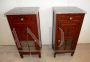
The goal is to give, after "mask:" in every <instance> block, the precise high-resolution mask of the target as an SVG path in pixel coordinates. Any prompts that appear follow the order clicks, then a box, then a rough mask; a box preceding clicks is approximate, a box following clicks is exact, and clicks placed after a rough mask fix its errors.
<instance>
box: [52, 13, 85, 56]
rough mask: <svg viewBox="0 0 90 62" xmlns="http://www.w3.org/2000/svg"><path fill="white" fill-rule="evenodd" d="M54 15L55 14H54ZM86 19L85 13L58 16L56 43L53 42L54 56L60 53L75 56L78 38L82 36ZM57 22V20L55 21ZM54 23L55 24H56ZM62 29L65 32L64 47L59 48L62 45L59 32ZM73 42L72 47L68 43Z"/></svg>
mask: <svg viewBox="0 0 90 62" xmlns="http://www.w3.org/2000/svg"><path fill="white" fill-rule="evenodd" d="M53 15H54V13H53ZM70 18H71V19H70ZM83 19H84V13H77V14H74V13H70V14H56V26H55V27H56V29H55V31H56V32H55V42H53V45H52V47H53V49H54V52H55V53H54V56H55V55H56V54H58V53H67V52H68V53H72V54H71V55H73V54H74V51H75V48H76V45H77V41H78V37H79V34H80V30H81V26H82V23H83ZM54 21H55V19H54ZM54 21H53V23H54ZM59 28H61V29H62V30H63V31H64V41H65V44H64V47H62V48H61V47H58V46H59V45H60V43H61V41H58V40H61V38H60V37H61V36H60V35H61V33H60V31H59ZM69 41H70V42H71V44H70V45H68V44H67V43H69Z"/></svg>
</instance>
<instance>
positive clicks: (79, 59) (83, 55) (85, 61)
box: [0, 44, 90, 62]
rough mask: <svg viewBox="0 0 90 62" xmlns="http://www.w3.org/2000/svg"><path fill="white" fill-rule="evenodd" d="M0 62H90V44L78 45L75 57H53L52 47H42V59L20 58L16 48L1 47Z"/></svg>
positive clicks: (34, 57)
mask: <svg viewBox="0 0 90 62" xmlns="http://www.w3.org/2000/svg"><path fill="white" fill-rule="evenodd" d="M0 62H90V44H78V45H77V48H76V51H75V54H74V56H71V55H70V54H69V53H66V54H58V55H56V57H55V58H54V57H53V50H52V48H51V46H50V45H44V46H43V47H42V57H41V58H38V56H37V55H34V56H30V55H24V58H23V59H22V58H20V56H19V54H18V51H17V49H16V47H15V46H0Z"/></svg>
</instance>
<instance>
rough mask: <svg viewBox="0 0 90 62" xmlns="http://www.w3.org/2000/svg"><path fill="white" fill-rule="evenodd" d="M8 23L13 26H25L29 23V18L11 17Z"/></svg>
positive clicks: (21, 16) (22, 16) (23, 16)
mask: <svg viewBox="0 0 90 62" xmlns="http://www.w3.org/2000/svg"><path fill="white" fill-rule="evenodd" d="M7 17H8V21H9V23H11V24H25V23H27V16H25V15H9V16H7Z"/></svg>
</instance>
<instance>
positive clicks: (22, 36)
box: [7, 14, 41, 57]
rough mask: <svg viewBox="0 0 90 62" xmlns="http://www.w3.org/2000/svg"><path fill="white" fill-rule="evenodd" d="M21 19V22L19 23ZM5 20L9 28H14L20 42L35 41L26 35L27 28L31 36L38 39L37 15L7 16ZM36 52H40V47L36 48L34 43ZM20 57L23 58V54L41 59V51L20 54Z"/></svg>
mask: <svg viewBox="0 0 90 62" xmlns="http://www.w3.org/2000/svg"><path fill="white" fill-rule="evenodd" d="M21 18H23V21H21ZM7 19H8V22H9V25H10V28H11V31H12V30H13V28H15V30H16V33H17V36H18V39H19V41H20V42H22V41H25V42H27V41H35V40H34V39H33V38H32V37H31V36H30V35H29V34H27V27H28V28H30V29H31V31H32V32H33V34H34V35H35V36H36V37H37V39H39V35H38V27H37V15H36V14H30V15H7ZM35 47H36V50H40V49H41V47H38V45H37V43H35ZM18 50H22V48H18ZM19 53H20V56H21V57H23V55H24V54H28V55H30V54H38V55H39V57H41V51H39V52H38V51H37V52H20V51H19Z"/></svg>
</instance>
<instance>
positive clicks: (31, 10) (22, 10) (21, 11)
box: [5, 7, 39, 15]
mask: <svg viewBox="0 0 90 62" xmlns="http://www.w3.org/2000/svg"><path fill="white" fill-rule="evenodd" d="M38 12H39V7H16V8H13V9H11V10H10V11H8V12H7V13H5V15H25V14H26V15H27V14H37V13H38Z"/></svg>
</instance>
